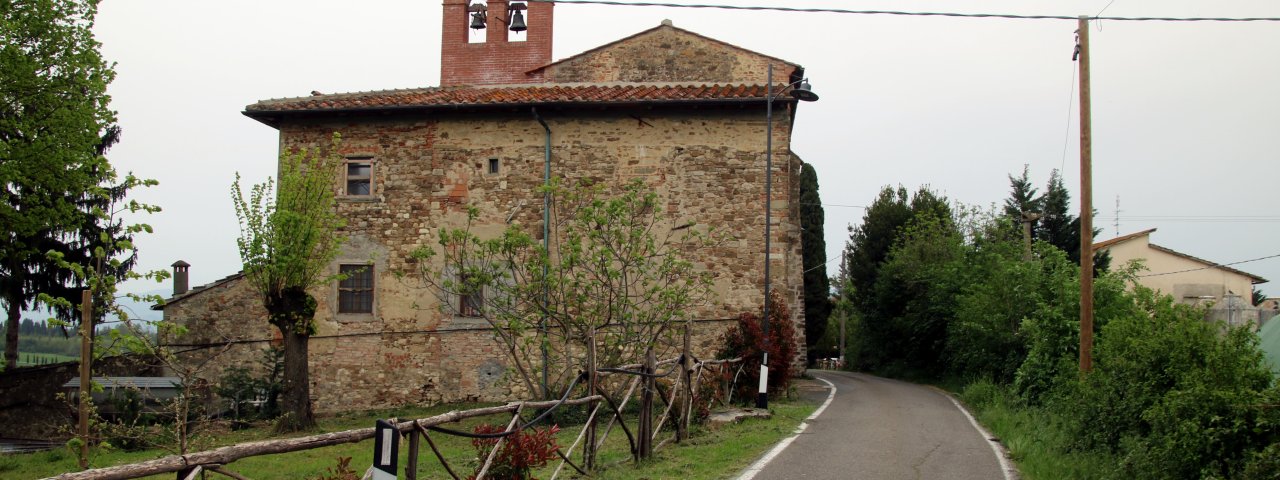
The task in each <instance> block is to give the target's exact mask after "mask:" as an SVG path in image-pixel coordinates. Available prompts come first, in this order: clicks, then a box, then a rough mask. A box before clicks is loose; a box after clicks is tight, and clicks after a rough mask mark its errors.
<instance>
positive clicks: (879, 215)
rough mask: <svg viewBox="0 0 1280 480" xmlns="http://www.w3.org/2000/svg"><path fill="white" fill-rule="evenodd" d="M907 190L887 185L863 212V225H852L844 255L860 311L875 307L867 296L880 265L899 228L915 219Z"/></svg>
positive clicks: (855, 301)
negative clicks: (912, 217)
mask: <svg viewBox="0 0 1280 480" xmlns="http://www.w3.org/2000/svg"><path fill="white" fill-rule="evenodd" d="M910 201H911V199H910V197H909V196H908V195H907V189H906V188H904V187H898V188H897V189H896V190H895V189H894V188H892V187H888V186H886V187H884V189H882V190H880V194H879V196H877V197H876V200H875V201H874V202H872V203H871V206H869V207H867V212H866V213H865V214H863V215H862V224H861V225H858V226H857V227H856V228H854V227H850V235H849V243H848V244H847V245H845V251H844V255H845V258H846V263H847V268H848V279H849V283H850V284H851V286H852V287H853V291H854V306H855V307H856V308H858V310H859V311H866V310H868V309H870V308H871V307H872V305H870V300H869V298H868V296H867V294H868V293H869V292H871V291H872V290H873V287H874V286H875V282H876V276H877V274H878V273H879V271H880V264H881V263H883V262H884V260H885V258H886V257H888V256H889V250H890V249H892V248H893V243H894V242H895V241H896V240H897V238H898V230H899V229H901V228H902V226H903V225H906V224H907V222H908V221H910V220H911V216H912V212H911V204H910Z"/></svg>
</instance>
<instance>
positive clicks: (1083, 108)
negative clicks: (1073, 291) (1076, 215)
mask: <svg viewBox="0 0 1280 480" xmlns="http://www.w3.org/2000/svg"><path fill="white" fill-rule="evenodd" d="M1078 28H1079V30H1078V34H1079V35H1080V58H1079V62H1080V371H1081V372H1088V371H1090V370H1093V132H1092V128H1093V125H1092V122H1091V120H1090V108H1089V105H1090V95H1091V93H1092V92H1091V91H1090V89H1089V17H1086V16H1081V17H1080V21H1079V27H1078Z"/></svg>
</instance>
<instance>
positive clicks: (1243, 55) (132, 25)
mask: <svg viewBox="0 0 1280 480" xmlns="http://www.w3.org/2000/svg"><path fill="white" fill-rule="evenodd" d="M675 1H676V2H678V3H695V2H693V1H691V0H675ZM696 3H718V4H736V5H774V6H779V5H784V6H788V7H800V6H811V7H830V8H845V9H860V10H889V9H892V10H906V11H944V12H963V13H1012V14H1051V15H1071V16H1075V15H1081V14H1086V15H1095V14H1097V13H1098V12H1100V11H1102V10H1103V8H1104V7H1106V11H1105V15H1106V16H1129V17H1137V16H1176V17H1189V16H1196V17H1209V16H1211V17H1257V16H1265V17H1280V3H1277V2H1276V1H1275V0H1218V1H1213V2H1206V1H1203V0H1115V1H1114V2H1110V0H1096V1H1095V0H1089V1H1065V0H1057V1H1034V0H1016V1H991V0H986V1H980V2H979V1H962V0H948V1H885V0H881V1H848V0H845V1H838V0H826V1H817V0H814V1H794V0H787V1H785V2H784V1H782V0H735V1H728V2H724V1H715V0H698V1H697V2H696ZM1108 3H1112V4H1111V5H1110V6H1109V7H1107V5H1108ZM440 4H441V2H440V0H416V1H369V2H360V3H359V6H358V7H356V5H357V4H356V3H355V2H350V1H315V0H308V1H284V0H271V1H261V0H254V1H243V0H223V1H219V2H174V1H167V0H166V1H162V0H105V1H103V3H102V5H101V7H100V12H99V16H98V22H97V25H96V27H95V32H96V34H97V35H98V40H99V41H101V42H102V44H103V46H102V50H103V54H104V56H105V57H106V58H107V59H108V60H109V61H114V62H117V65H116V72H117V74H118V76H117V78H116V80H115V82H114V83H112V84H111V86H110V89H109V91H110V93H111V95H112V106H113V108H115V109H116V110H117V111H118V112H119V120H120V125H121V126H122V128H123V140H122V141H121V142H120V144H118V145H117V146H116V147H115V148H114V149H113V150H111V152H110V153H109V157H110V159H111V161H112V163H113V164H114V165H116V166H117V168H118V169H119V170H121V171H122V172H124V171H133V172H135V173H136V174H138V175H140V176H143V177H149V178H154V179H157V180H159V181H160V186H158V187H155V188H152V189H150V190H149V191H146V192H142V193H139V194H138V195H137V197H138V198H140V199H142V200H144V201H148V202H151V203H156V204H159V205H160V206H161V207H163V209H164V211H163V212H162V213H160V214H157V215H154V216H152V217H151V218H149V219H147V221H148V222H149V223H150V224H151V225H152V226H153V227H155V232H156V233H155V234H154V235H149V236H144V237H143V238H140V239H139V240H138V244H139V246H140V249H141V265H142V267H143V268H144V269H152V268H164V269H167V268H168V266H169V264H171V263H173V262H174V261H175V260H177V259H183V260H186V261H187V262H189V263H191V264H192V268H191V283H192V285H201V284H204V283H208V282H211V281H214V280H216V279H218V278H221V277H223V276H226V275H228V274H231V273H234V272H236V271H237V270H239V268H240V263H239V256H238V254H237V252H236V248H235V238H236V236H237V234H238V230H237V226H236V221H235V214H234V211H233V209H232V204H231V200H230V196H229V186H230V185H231V183H232V181H233V179H234V177H235V174H236V172H240V174H241V175H242V176H243V177H244V178H245V179H246V180H247V181H248V182H261V181H263V180H265V179H266V178H267V177H268V176H269V175H271V174H273V173H274V171H275V168H274V165H275V161H276V155H277V132H276V131H275V130H274V129H272V128H269V127H267V126H265V125H262V124H260V123H258V122H256V121H253V120H251V119H249V118H247V117H244V116H243V115H241V113H240V112H241V111H243V110H244V107H245V106H246V105H248V104H251V103H253V102H256V101H258V100H261V99H268V98H278V97H296V96H305V95H307V94H308V93H309V92H311V91H312V90H319V91H322V92H325V93H338V92H353V91H365V90H383V89H393V88H415V87H430V86H436V85H438V84H439V79H440V77H439V68H440V59H439V52H440V10H441V7H440ZM555 15H556V18H555V21H556V23H555V30H556V31H555V39H554V42H555V43H554V45H555V48H554V57H555V58H556V59H560V58H564V57H567V56H570V55H574V54H576V53H579V52H582V51H584V50H587V49H590V48H593V47H596V46H598V45H601V44H604V43H607V42H610V41H613V40H617V39H619V38H622V37H625V36H628V35H631V34H634V33H637V32H640V31H642V30H645V29H648V28H652V27H654V26H657V25H658V24H659V23H660V22H661V21H662V20H663V19H670V20H672V21H673V22H674V24H675V26H677V27H680V28H684V29H688V30H691V31H694V32H697V33H700V34H702V35H706V36H709V37H713V38H716V39H719V40H723V41H725V42H729V43H732V44H735V45H738V46H741V47H743V48H747V49H750V50H754V51H757V52H760V53H763V54H767V55H771V56H775V57H779V58H782V59H784V60H787V61H791V62H794V63H798V64H800V65H802V66H803V67H804V68H805V71H806V73H807V75H808V76H809V77H810V79H811V81H812V83H813V87H814V90H815V92H817V93H819V94H820V95H821V100H820V101H818V102H816V103H805V104H802V105H801V106H800V108H799V112H798V117H797V121H796V124H795V134H794V139H793V142H792V148H793V150H794V151H795V152H796V153H798V154H800V155H801V156H802V157H803V158H804V159H805V161H807V162H809V163H811V164H813V165H814V167H815V168H816V169H817V172H818V176H819V181H820V183H821V187H820V188H821V190H820V193H821V195H822V200H823V203H825V204H827V207H826V218H827V222H826V239H827V252H828V253H827V255H828V257H829V258H831V259H835V258H837V254H838V252H839V251H840V249H841V248H842V247H843V244H844V242H845V239H846V238H847V233H846V227H847V226H849V225H857V224H858V223H860V222H861V219H862V215H863V212H864V211H863V210H862V209H861V208H858V207H856V206H861V205H867V204H868V203H869V202H871V201H872V199H873V198H874V197H875V195H876V193H877V192H878V191H879V189H880V188H881V187H883V186H885V185H899V184H901V185H903V186H906V187H907V188H909V189H912V190H914V189H915V188H917V187H919V186H920V185H930V186H931V187H932V188H934V189H935V190H938V191H941V192H943V193H945V194H946V195H947V196H948V197H949V198H950V199H952V200H954V201H959V202H963V203H965V204H970V205H978V206H984V207H985V206H989V205H991V204H993V203H998V202H1002V201H1003V199H1004V198H1005V197H1006V196H1007V194H1008V190H1009V188H1008V179H1007V175H1008V174H1010V173H1016V172H1020V171H1021V169H1022V167H1023V165H1024V164H1027V165H1029V166H1030V169H1031V174H1032V176H1033V178H1034V181H1035V183H1036V184H1037V185H1039V186H1040V188H1041V190H1043V185H1044V184H1045V183H1046V182H1047V181H1048V177H1049V172H1050V171H1051V170H1053V169H1058V168H1061V169H1062V170H1063V172H1064V177H1065V180H1066V184H1067V185H1068V187H1069V188H1070V189H1071V191H1072V196H1073V198H1072V200H1073V201H1075V200H1078V192H1079V148H1078V146H1079V131H1078V129H1077V126H1078V124H1079V122H1078V107H1077V106H1078V100H1077V99H1076V98H1075V97H1073V96H1072V94H1073V92H1074V93H1075V94H1078V90H1077V89H1075V88H1073V85H1074V82H1075V76H1074V72H1075V69H1076V64H1075V63H1073V62H1072V61H1071V53H1072V49H1073V47H1074V31H1075V29H1076V23H1075V22H1074V21H1062V20H999V19H958V18H934V17H892V16H879V15H847V14H811V13H779V12H731V11H723V10H704V9H671V8H656V7H616V6H613V7H611V6H586V5H568V4H561V5H559V6H557V8H556V13H555ZM1090 37H1091V42H1092V49H1093V62H1092V68H1093V133H1094V142H1095V143H1094V147H1093V152H1094V156H1093V162H1094V167H1093V168H1094V171H1093V172H1094V203H1095V206H1096V208H1097V209H1098V211H1099V215H1100V216H1099V217H1098V218H1097V220H1096V221H1095V224H1096V225H1097V226H1099V227H1102V228H1104V233H1103V234H1102V235H1100V236H1099V240H1103V239H1107V238H1111V237H1114V236H1115V234H1116V229H1115V225H1114V223H1115V219H1116V207H1115V204H1116V199H1117V197H1119V203H1120V213H1119V232H1120V233H1121V234H1126V233H1132V232H1135V231H1139V230H1143V229H1147V228H1158V229H1159V231H1157V232H1156V233H1155V234H1154V235H1153V236H1152V241H1153V242H1154V243H1158V244H1160V245H1163V246H1166V247H1169V248H1172V249H1174V250H1177V251H1180V252H1184V253H1187V254H1191V255H1195V256H1198V257H1201V258H1205V259H1209V260H1212V261H1216V262H1223V263H1226V262H1236V261H1241V260H1247V259H1252V258H1257V257H1264V256H1269V255H1275V254H1280V212H1277V211H1276V210H1277V209H1276V206H1277V202H1278V199H1280V195H1278V194H1277V192H1276V190H1275V185H1276V182H1275V176H1276V173H1277V172H1276V166H1277V165H1278V164H1280V162H1277V156H1278V155H1280V154H1278V152H1280V23H1276V22H1270V23H1177V24H1175V23H1137V22H1120V21H1102V22H1100V23H1094V24H1093V26H1092V28H1091V30H1090ZM763 144H764V139H763V133H762V138H761V148H762V149H763V148H764V145H763ZM1076 208H1078V207H1076ZM835 266H836V262H834V261H833V262H832V263H830V268H829V270H828V271H829V272H831V273H834V272H835ZM1236 268H1239V269H1241V270H1244V271H1247V272H1250V273H1254V274H1257V275H1260V276H1263V277H1266V278H1268V279H1272V280H1276V281H1280V258H1272V259H1269V260H1262V261H1257V262H1251V263H1245V264H1240V265H1236ZM162 287H163V288H164V289H168V288H169V285H168V284H167V283H166V284H165V285H163V286H162ZM154 288H157V287H156V286H155V285H134V286H131V287H130V289H131V290H134V291H141V290H149V289H154ZM1261 288H1262V289H1263V290H1264V291H1266V292H1268V293H1271V294H1280V287H1272V286H1271V285H1270V284H1264V285H1262V286H1261Z"/></svg>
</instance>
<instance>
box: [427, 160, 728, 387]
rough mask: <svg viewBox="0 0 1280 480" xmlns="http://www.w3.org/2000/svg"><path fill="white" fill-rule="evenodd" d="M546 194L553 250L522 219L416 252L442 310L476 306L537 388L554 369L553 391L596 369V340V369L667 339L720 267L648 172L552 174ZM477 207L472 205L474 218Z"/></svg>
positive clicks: (445, 232) (443, 239) (454, 235)
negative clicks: (706, 263) (701, 260)
mask: <svg viewBox="0 0 1280 480" xmlns="http://www.w3.org/2000/svg"><path fill="white" fill-rule="evenodd" d="M606 187H608V188H607V190H606ZM543 191H545V192H547V193H549V194H550V196H551V198H552V203H551V205H552V209H551V211H550V217H551V222H550V227H549V230H550V232H551V235H550V237H549V238H548V241H547V247H544V246H543V242H542V241H540V240H538V239H535V238H534V236H533V235H532V234H530V233H529V232H527V231H526V230H525V229H524V228H523V227H521V226H520V225H519V224H512V225H511V226H509V227H508V228H507V229H506V231H504V232H503V233H502V234H501V235H499V236H497V237H495V238H489V239H483V238H480V237H479V236H477V235H476V234H475V233H474V232H472V231H471V224H470V221H469V222H468V224H467V226H466V227H465V228H452V229H450V228H444V229H441V231H440V237H439V240H438V242H437V247H430V246H426V245H424V246H422V247H419V248H418V249H416V250H415V251H414V252H413V261H414V262H416V263H417V264H418V265H419V274H420V276H421V279H422V280H423V281H424V282H426V283H427V285H428V286H430V287H432V288H433V289H434V290H435V291H436V293H437V294H438V296H439V298H440V304H441V308H442V309H443V310H445V311H447V312H451V313H455V314H456V313H460V312H463V311H467V312H468V313H469V314H472V315H477V316H480V317H482V318H484V320H486V321H487V322H488V323H489V324H490V325H492V326H493V327H494V328H493V333H494V336H495V338H496V339H497V340H498V341H499V342H500V343H501V344H502V345H503V347H504V349H505V353H506V354H507V357H508V359H510V360H511V362H512V365H511V367H510V368H511V369H512V370H513V371H514V372H515V373H516V375H517V378H518V379H519V380H520V381H522V382H523V383H524V386H525V387H526V388H527V389H528V391H529V392H530V393H531V394H532V393H534V392H539V391H540V388H539V387H538V384H539V383H541V380H540V379H539V378H538V377H540V376H541V375H539V374H540V373H542V372H543V371H544V370H543V369H544V368H545V372H546V374H547V377H548V388H549V389H550V390H553V391H558V390H561V389H562V388H563V387H564V386H565V385H567V384H568V383H569V381H570V380H572V378H573V377H574V376H575V375H577V373H578V372H579V371H583V370H586V369H587V367H588V364H587V360H586V358H585V357H586V352H587V350H588V347H589V346H592V345H594V346H595V350H596V354H597V358H596V366H598V367H602V366H613V365H621V364H628V363H638V362H640V361H641V360H642V359H643V358H644V356H645V354H646V351H647V350H648V349H650V348H661V347H662V345H664V342H662V341H663V340H670V339H671V338H672V337H673V336H674V335H675V334H676V333H678V330H677V329H678V328H681V327H684V326H685V320H687V319H688V314H689V313H690V310H691V309H692V308H694V307H695V306H698V305H701V304H703V303H704V302H705V301H706V299H707V298H708V297H709V295H710V286H711V274H710V272H708V271H707V270H706V269H704V268H702V267H701V266H699V265H696V264H695V263H694V262H693V261H691V260H689V258H691V257H692V256H693V255H694V254H695V252H698V251H704V249H705V248H710V247H713V246H714V245H715V240H714V237H713V235H711V234H710V233H709V232H704V231H701V230H702V229H700V228H698V227H697V226H695V225H692V224H686V225H678V226H673V225H671V224H670V221H669V220H668V218H667V217H666V215H665V214H664V213H663V212H662V209H661V208H660V205H661V202H659V199H658V197H657V195H656V194H655V193H653V192H652V189H650V188H649V187H648V186H646V185H645V184H644V183H642V182H640V181H635V182H631V183H628V184H626V185H624V186H621V187H617V186H606V185H603V184H592V183H590V182H588V181H583V182H581V183H578V184H575V185H571V186H568V187H566V186H563V185H561V183H560V181H559V180H554V181H553V182H552V183H551V185H549V186H547V187H543ZM606 191H617V192H618V193H617V194H616V196H608V195H606ZM478 215H479V211H478V210H476V209H474V208H472V209H469V211H468V218H469V220H474V219H475V218H477V217H478ZM437 257H439V258H437ZM464 299H465V301H466V302H467V303H466V304H463V301H464ZM670 344H671V343H670V342H667V343H665V345H670ZM543 348H545V349H546V350H545V351H546V355H547V359H548V361H547V362H546V364H545V365H543V361H542V359H543V353H542V352H543ZM658 354H659V355H662V352H658Z"/></svg>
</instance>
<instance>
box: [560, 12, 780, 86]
mask: <svg viewBox="0 0 1280 480" xmlns="http://www.w3.org/2000/svg"><path fill="white" fill-rule="evenodd" d="M770 63H773V81H774V83H775V84H779V83H787V82H789V81H790V80H788V78H789V77H790V75H791V74H792V73H793V72H794V71H795V70H796V69H797V68H798V67H796V66H795V65H792V64H789V63H786V62H784V61H782V60H778V59H774V58H770V57H766V56H763V55H759V54H754V53H751V52H749V51H747V50H743V49H742V48H739V47H736V46H733V45H730V44H727V43H723V42H719V41H716V40H713V39H709V38H707V37H703V36H700V35H697V34H694V33H692V32H689V31H687V30H682V29H679V28H675V27H673V26H670V25H662V26H659V27H657V28H654V29H650V30H647V31H644V32H641V33H639V34H636V35H635V36H633V37H630V38H627V39H626V40H625V41H619V42H615V43H611V44H608V45H605V46H602V47H599V48H596V49H593V50H590V51H587V52H584V53H582V54H580V55H577V56H573V57H570V58H567V59H565V60H562V61H559V62H556V63H555V64H552V65H549V66H547V67H546V68H545V69H543V71H542V72H541V74H542V75H543V76H544V78H545V79H546V81H548V82H589V83H600V82H677V83H687V84H703V83H705V84H732V85H737V84H743V83H745V84H748V85H763V84H765V83H766V80H767V78H768V65H769V64H770Z"/></svg>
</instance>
